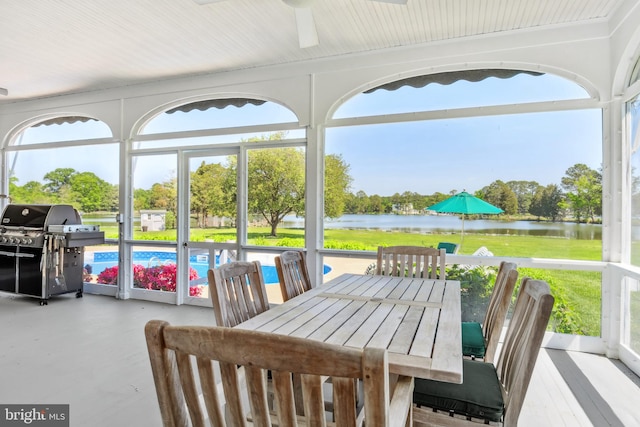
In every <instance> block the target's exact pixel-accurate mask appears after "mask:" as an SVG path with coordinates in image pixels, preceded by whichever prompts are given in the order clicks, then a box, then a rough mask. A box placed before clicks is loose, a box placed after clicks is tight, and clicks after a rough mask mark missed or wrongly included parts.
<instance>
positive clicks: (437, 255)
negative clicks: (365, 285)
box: [376, 246, 446, 279]
mask: <svg viewBox="0 0 640 427" xmlns="http://www.w3.org/2000/svg"><path fill="white" fill-rule="evenodd" d="M445 265H446V252H445V250H444V249H435V248H428V247H423V246H388V247H384V246H379V247H378V256H377V264H376V274H379V275H380V274H381V275H385V276H406V277H428V278H430V279H445Z"/></svg>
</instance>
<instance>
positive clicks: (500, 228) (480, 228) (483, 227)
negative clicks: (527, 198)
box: [283, 215, 602, 240]
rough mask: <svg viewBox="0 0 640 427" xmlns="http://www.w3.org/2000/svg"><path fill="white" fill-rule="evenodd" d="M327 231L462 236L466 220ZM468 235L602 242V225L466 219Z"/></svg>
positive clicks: (402, 218) (348, 225)
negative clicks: (459, 234)
mask: <svg viewBox="0 0 640 427" xmlns="http://www.w3.org/2000/svg"><path fill="white" fill-rule="evenodd" d="M283 226H284V227H296V228H297V227H303V226H304V219H302V218H296V217H294V216H290V217H289V216H288V217H285V220H284V224H283ZM324 228H325V229H335V228H342V229H354V230H355V229H363V230H389V231H402V232H405V233H437V234H443V233H444V234H446V233H460V230H461V228H462V220H461V218H460V217H458V216H455V215H343V216H341V217H340V218H336V219H330V220H325V224H324ZM464 232H465V234H506V235H509V234H511V235H514V234H515V235H529V236H549V237H566V238H570V239H584V240H602V226H601V225H600V224H575V223H570V222H542V221H541V222H538V221H505V220H491V219H475V220H470V219H465V220H464Z"/></svg>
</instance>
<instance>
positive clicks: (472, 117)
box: [324, 70, 602, 336]
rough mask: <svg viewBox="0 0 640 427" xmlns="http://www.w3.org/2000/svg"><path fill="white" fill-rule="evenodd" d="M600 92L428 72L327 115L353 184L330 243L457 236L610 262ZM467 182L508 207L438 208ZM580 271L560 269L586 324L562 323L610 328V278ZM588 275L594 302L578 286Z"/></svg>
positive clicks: (514, 75) (488, 245)
mask: <svg viewBox="0 0 640 427" xmlns="http://www.w3.org/2000/svg"><path fill="white" fill-rule="evenodd" d="M496 71H498V72H496ZM385 89H386V90H385ZM590 98H591V97H590V95H589V94H588V92H587V90H585V89H584V88H583V87H581V86H579V85H577V84H576V83H575V82H573V81H570V80H567V79H564V78H561V77H558V76H553V75H549V74H542V73H537V72H536V73H531V72H528V71H524V72H523V71H520V70H472V72H470V71H463V72H453V73H442V74H436V75H426V76H419V77H414V78H410V79H405V80H400V81H398V82H392V83H389V84H385V85H381V86H379V87H376V88H373V89H371V90H367V91H365V92H363V93H360V94H358V95H355V96H354V97H353V98H352V99H349V100H347V101H346V102H345V103H344V104H343V105H341V106H339V107H338V108H337V110H336V112H335V114H334V117H333V118H332V119H331V120H330V121H329V122H328V124H327V130H326V138H325V150H326V155H327V156H329V155H332V156H334V157H337V158H339V159H341V161H342V162H343V164H344V165H345V167H346V169H347V170H348V173H349V181H350V191H349V192H348V194H347V195H346V197H344V198H343V199H342V200H340V202H341V203H342V205H341V207H342V212H341V215H338V216H337V217H336V218H332V219H331V220H329V221H325V223H324V242H325V248H326V249H360V250H369V251H375V249H376V247H377V246H378V245H382V246H389V245H402V244H407V245H418V246H434V247H435V246H437V245H438V244H439V243H441V242H452V243H456V244H458V245H459V249H458V254H461V255H472V254H487V253H493V254H495V255H498V256H513V257H523V258H556V259H587V260H600V259H601V257H602V255H601V254H602V228H601V227H602V226H601V214H602V182H601V180H602V176H601V163H602V111H601V109H600V108H599V106H598V105H597V102H596V100H595V99H594V102H593V107H592V108H585V105H588V102H586V101H588V100H589V99H590ZM331 179H332V176H331V170H329V169H327V170H326V171H325V181H327V182H329V181H331ZM462 191H466V192H468V193H471V194H473V195H475V196H478V197H480V198H482V199H484V200H486V201H487V202H490V203H492V204H494V205H496V206H498V207H500V208H501V209H503V210H504V211H505V213H504V214H502V215H499V216H491V215H465V216H464V217H462V214H458V215H436V213H435V212H431V211H429V209H428V208H429V207H430V206H432V205H434V204H435V203H437V202H440V201H442V200H444V199H446V198H448V197H449V196H451V195H453V194H456V193H459V192H462ZM329 203H331V206H329ZM335 206H336V201H335V200H331V201H329V200H326V199H325V209H328V208H329V207H331V208H333V209H335ZM463 219H464V221H463ZM463 226H464V235H463V234H462V227H463ZM347 228H348V229H349V230H352V232H346V231H345V229H347ZM368 263H370V261H368ZM352 266H353V267H354V268H355V264H353V263H352ZM365 268H367V265H366V264H365V265H363V266H362V269H363V271H364V269H365ZM536 274H545V275H548V274H552V273H549V271H544V272H542V271H538V272H537V273H536ZM571 276H572V277H573V278H572V279H570V280H568V279H567V277H566V275H565V277H559V276H558V275H557V274H555V275H554V278H555V280H556V281H557V282H558V283H562V284H563V285H562V289H561V290H560V289H559V290H558V293H562V294H564V295H566V298H567V304H569V305H570V306H571V307H572V308H575V311H573V312H572V315H575V316H576V317H577V318H579V320H578V319H577V318H576V319H573V320H576V322H577V324H579V325H580V326H578V327H575V326H572V325H569V324H567V325H563V326H557V329H556V330H557V331H559V332H568V333H579V334H584V335H594V336H599V334H600V328H599V315H598V313H599V311H600V305H601V304H600V287H601V275H600V274H599V273H591V272H572V273H571ZM586 276H588V277H586ZM545 277H546V276H545ZM577 278H579V279H578V280H580V281H581V283H582V285H581V290H580V292H585V289H589V292H590V295H591V297H590V298H588V300H589V303H588V304H586V303H585V304H583V303H584V302H585V301H586V299H585V301H583V300H582V299H580V298H579V297H578V295H579V293H576V292H574V288H573V287H571V286H569V285H568V283H570V282H572V281H573V280H576V279H577ZM559 286H560V285H559ZM559 298H560V297H559ZM563 298H564V296H563ZM581 307H582V308H581ZM574 328H575V329H580V330H579V331H577V330H573V329H574Z"/></svg>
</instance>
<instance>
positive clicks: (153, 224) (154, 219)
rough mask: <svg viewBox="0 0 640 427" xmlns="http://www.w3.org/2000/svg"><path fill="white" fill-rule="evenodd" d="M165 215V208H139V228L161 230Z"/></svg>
mask: <svg viewBox="0 0 640 427" xmlns="http://www.w3.org/2000/svg"><path fill="white" fill-rule="evenodd" d="M166 216H167V211H166V210H140V229H141V230H142V231H163V230H164V229H165V218H166Z"/></svg>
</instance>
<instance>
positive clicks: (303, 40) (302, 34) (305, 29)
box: [295, 7, 318, 48]
mask: <svg viewBox="0 0 640 427" xmlns="http://www.w3.org/2000/svg"><path fill="white" fill-rule="evenodd" d="M295 12H296V26H297V27H298V42H299V43H300V47H301V48H305V47H312V46H317V45H318V32H317V31H316V22H315V20H314V19H313V13H312V12H311V8H308V7H304V8H295Z"/></svg>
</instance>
